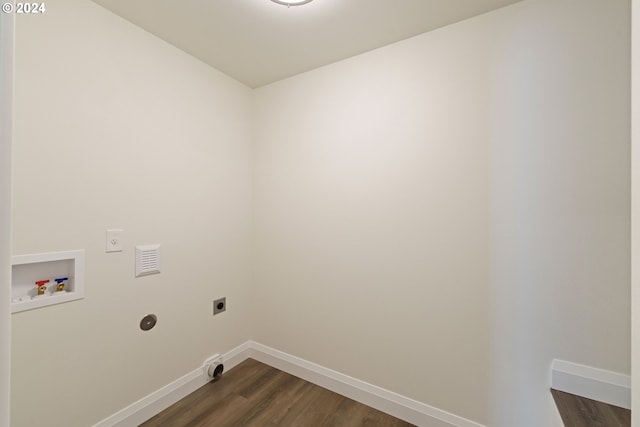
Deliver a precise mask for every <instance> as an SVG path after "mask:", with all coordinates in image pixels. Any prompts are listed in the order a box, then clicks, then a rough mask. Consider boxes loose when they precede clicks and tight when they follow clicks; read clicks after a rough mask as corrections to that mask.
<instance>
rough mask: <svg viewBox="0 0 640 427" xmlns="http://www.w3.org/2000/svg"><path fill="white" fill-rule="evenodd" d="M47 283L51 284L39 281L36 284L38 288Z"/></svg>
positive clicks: (47, 281) (46, 281)
mask: <svg viewBox="0 0 640 427" xmlns="http://www.w3.org/2000/svg"><path fill="white" fill-rule="evenodd" d="M45 283H49V280H38V281H37V282H36V285H38V287H40V286H44V285H45Z"/></svg>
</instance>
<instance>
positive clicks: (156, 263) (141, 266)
mask: <svg viewBox="0 0 640 427" xmlns="http://www.w3.org/2000/svg"><path fill="white" fill-rule="evenodd" d="M155 273H160V245H146V246H136V277H138V276H145V275H147V274H155Z"/></svg>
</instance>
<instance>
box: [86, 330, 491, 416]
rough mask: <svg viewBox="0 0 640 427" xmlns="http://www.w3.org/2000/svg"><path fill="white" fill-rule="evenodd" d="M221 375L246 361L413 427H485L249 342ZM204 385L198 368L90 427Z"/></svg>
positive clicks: (157, 408)
mask: <svg viewBox="0 0 640 427" xmlns="http://www.w3.org/2000/svg"><path fill="white" fill-rule="evenodd" d="M222 357H223V361H224V367H225V372H226V371H228V370H230V369H232V368H233V367H235V366H237V365H238V364H240V363H241V362H243V361H244V360H246V359H248V358H249V357H251V358H253V359H255V360H257V361H259V362H262V363H265V364H267V365H269V366H272V367H274V368H277V369H280V370H281V371H284V372H287V373H289V374H291V375H295V376H297V377H299V378H302V379H304V380H306V381H309V382H311V383H313V384H316V385H319V386H321V387H324V388H326V389H328V390H331V391H333V392H335V393H338V394H340V395H343V396H346V397H348V398H350V399H353V400H355V401H357V402H360V403H363V404H365V405H368V406H371V407H372V408H375V409H377V410H379V411H382V412H385V413H387V414H390V415H392V416H394V417H396V418H400V419H402V420H405V421H407V422H409V423H412V424H415V425H417V426H425V427H426V426H428V427H484V426H482V425H481V424H478V423H475V422H473V421H470V420H467V419H465V418H462V417H459V416H457V415H454V414H451V413H449V412H446V411H443V410H441V409H438V408H434V407H433V406H429V405H426V404H424V403H422V402H418V401H416V400H413V399H410V398H408V397H405V396H402V395H399V394H397V393H394V392H391V391H389V390H385V389H383V388H380V387H377V386H375V385H372V384H369V383H366V382H364V381H360V380H358V379H356V378H353V377H350V376H348V375H345V374H342V373H340V372H336V371H333V370H331V369H327V368H325V367H322V366H320V365H316V364H315V363H311V362H308V361H306V360H303V359H300V358H298V357H296V356H292V355H290V354H287V353H284V352H281V351H279V350H275V349H273V348H271V347H267V346H265V345H262V344H259V343H256V342H253V341H247V342H246V343H244V344H242V345H240V346H238V347H236V348H234V349H233V350H231V351H230V352H228V353H226V354H223V355H222ZM206 383H207V379H206V378H204V376H203V373H202V367H199V368H198V369H195V370H193V371H191V372H189V373H188V374H186V375H185V376H183V377H182V378H179V379H177V380H176V381H174V382H172V383H170V384H168V385H166V386H164V387H162V388H161V389H159V390H156V391H155V392H153V393H151V394H149V395H148V396H146V397H144V398H142V399H140V400H139V401H137V402H135V403H133V404H131V405H129V406H127V407H126V408H124V409H122V410H121V411H119V412H117V413H115V414H113V415H111V416H110V417H108V418H105V419H104V420H102V421H100V422H99V423H97V424H95V425H94V426H93V427H136V426H138V425H140V424H141V423H142V422H144V421H146V420H148V419H149V418H151V417H152V416H154V415H155V414H157V413H159V412H161V411H162V410H164V409H166V408H168V407H169V406H171V405H172V404H174V403H175V402H177V401H178V400H180V399H182V398H183V397H185V396H187V395H188V394H190V393H193V392H194V391H196V390H197V389H198V388H200V387H202V386H203V385H205V384H206Z"/></svg>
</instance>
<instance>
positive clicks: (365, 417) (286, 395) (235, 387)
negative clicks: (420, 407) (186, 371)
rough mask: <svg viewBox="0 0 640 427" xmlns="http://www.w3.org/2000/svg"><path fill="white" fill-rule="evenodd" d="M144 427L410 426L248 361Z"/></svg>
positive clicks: (157, 416) (251, 360)
mask: <svg viewBox="0 0 640 427" xmlns="http://www.w3.org/2000/svg"><path fill="white" fill-rule="evenodd" d="M142 426H143V427H154V426H162V427H174V426H175V427H183V426H189V427H196V426H210V427H226V426H256V427H258V426H259V427H264V426H278V427H283V426H287V427H289V426H301V427H303V426H313V427H321V426H327V427H328V426H335V427H338V426H339V427H343V426H344V427H351V426H353V427H356V426H367V427H373V426H381V427H382V426H384V427H395V426H398V427H401V426H412V424H409V423H407V422H404V421H402V420H399V419H397V418H394V417H392V416H390V415H387V414H385V413H383V412H380V411H378V410H375V409H373V408H370V407H368V406H365V405H362V404H360V403H358V402H355V401H353V400H351V399H348V398H346V397H344V396H340V395H339V394H336V393H334V392H332V391H329V390H326V389H324V388H322V387H318V386H316V385H314V384H311V383H309V382H307V381H304V380H302V379H300V378H297V377H294V376H293V375H289V374H287V373H285V372H282V371H280V370H278V369H275V368H272V367H270V366H267V365H265V364H263V363H260V362H258V361H256V360H253V359H248V360H245V361H244V362H242V363H241V364H239V365H238V366H236V367H235V368H233V369H232V370H230V371H229V372H228V373H225V374H224V375H223V376H222V378H221V379H220V380H219V381H217V382H215V383H209V384H207V385H205V386H203V387H201V388H199V389H198V390H196V391H195V392H193V393H191V394H190V395H189V396H187V397H185V398H184V399H182V400H181V401H179V402H177V403H175V404H174V405H172V406H170V407H169V408H167V409H165V410H164V411H162V412H161V413H159V414H158V415H156V416H155V417H153V418H151V419H149V420H148V421H146V422H145V423H143V424H142Z"/></svg>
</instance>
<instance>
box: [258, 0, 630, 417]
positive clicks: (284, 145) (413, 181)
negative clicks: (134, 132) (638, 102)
mask: <svg viewBox="0 0 640 427" xmlns="http://www.w3.org/2000/svg"><path fill="white" fill-rule="evenodd" d="M256 103H257V104H256V131H255V132H256V135H257V137H256V173H255V191H256V199H255V200H256V237H255V239H256V240H255V250H256V260H257V264H256V272H255V277H256V281H257V283H256V286H257V287H256V292H255V299H256V301H259V302H260V304H261V306H262V307H264V308H265V309H266V310H267V311H265V312H261V313H259V318H257V319H256V321H255V324H256V326H257V330H256V333H255V336H254V339H255V340H256V341H258V342H261V343H263V344H266V345H269V346H272V347H275V348H278V349H280V350H283V351H286V352H288V353H291V354H294V355H297V356H300V357H302V358H305V359H308V360H311V361H313V362H316V363H319V364H321V365H324V366H327V367H329V368H332V369H336V370H338V371H341V372H343V373H346V374H348V375H352V376H354V377H357V378H359V379H362V380H365V381H369V382H372V383H374V384H376V385H379V386H382V387H385V388H388V389H391V390H393V391H396V392H398V393H400V394H403V395H406V396H409V397H412V398H415V399H417V400H419V401H422V402H426V403H428V404H430V405H433V406H436V407H438V408H441V409H444V410H447V411H450V412H453V413H456V414H459V415H462V416H465V417H467V418H470V419H472V420H475V421H477V422H480V423H483V424H486V425H491V426H513V425H518V426H541V425H551V424H552V423H553V422H554V410H553V409H552V403H551V398H550V394H549V392H548V387H549V385H550V381H549V369H550V364H551V360H552V359H553V358H560V359H564V360H569V361H572V362H577V363H583V364H586V365H590V366H595V367H599V368H603V369H608V370H612V371H617V372H621V373H626V374H628V373H629V371H630V366H629V365H630V356H629V354H630V346H629V342H630V302H629V265H630V264H629V245H630V240H629V232H630V218H629V208H630V204H629V194H630V187H629V176H630V169H629V160H628V159H629V155H630V152H629V148H630V143H629V2H628V1H623V0H616V1H614V2H611V1H604V0H589V1H584V0H562V1H558V0H527V1H524V2H521V3H518V4H516V5H514V6H511V7H508V8H505V9H501V10H499V11H496V12H493V13H490V14H487V15H483V16H480V17H477V18H474V19H471V20H468V21H465V22H462V23H460V24H456V25H453V26H450V27H447V28H443V29H441V30H437V31H435V32H432V33H427V34H424V35H421V36H418V37H416V38H413V39H410V40H406V41H404V42H401V43H397V44H395V45H391V46H388V47H386V48H382V49H379V50H377V51H374V52H370V53H367V54H364V55H361V56H358V57H355V58H352V59H349V60H346V61H342V62H339V63H336V64H333V65H330V66H327V67H324V68H321V69H318V70H315V71H312V72H309V73H306V74H303V75H300V76H297V77H294V78H291V79H288V80H285V81H282V82H279V83H276V84H273V85H270V86H267V87H264V88H261V89H258V90H257V91H256Z"/></svg>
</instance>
